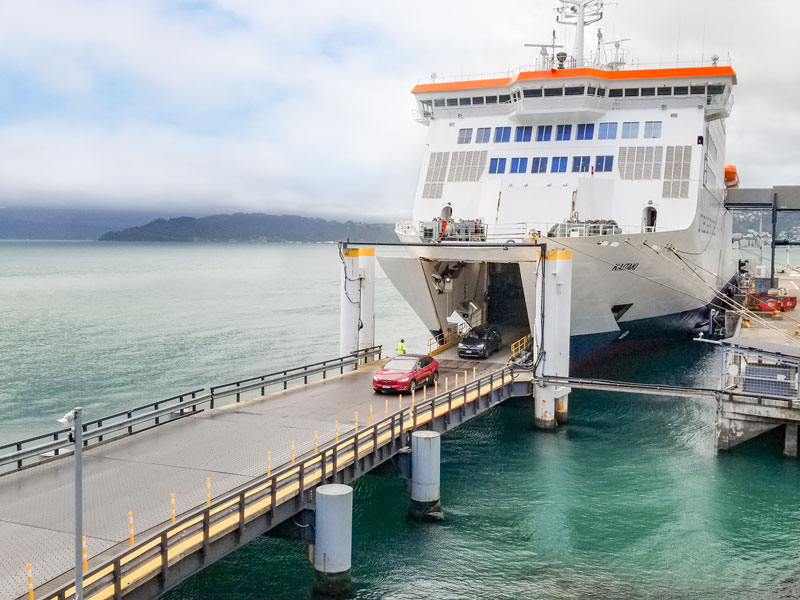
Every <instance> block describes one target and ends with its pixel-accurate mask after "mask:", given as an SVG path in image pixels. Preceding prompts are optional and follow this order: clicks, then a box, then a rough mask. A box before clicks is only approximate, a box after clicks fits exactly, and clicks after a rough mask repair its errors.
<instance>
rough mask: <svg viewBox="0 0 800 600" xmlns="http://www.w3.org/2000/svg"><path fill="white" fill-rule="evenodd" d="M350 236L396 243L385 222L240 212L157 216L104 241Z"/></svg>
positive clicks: (284, 239) (311, 239) (252, 240)
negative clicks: (157, 217) (202, 215)
mask: <svg viewBox="0 0 800 600" xmlns="http://www.w3.org/2000/svg"><path fill="white" fill-rule="evenodd" d="M348 238H350V239H351V240H354V241H356V240H357V241H363V242H394V241H397V237H396V236H395V234H394V226H393V225H390V224H385V223H358V222H355V221H347V222H345V223H340V222H339V221H326V220H325V219H315V218H309V217H298V216H293V215H265V214H262V213H250V214H245V213H236V214H233V215H212V216H210V217H201V218H199V219H196V218H194V217H178V218H175V219H156V220H155V221H151V222H150V223H148V224H147V225H142V226H141V227H130V228H128V229H124V230H122V231H113V232H109V233H106V234H105V235H103V236H101V237H100V241H101V242H250V243H257V242H328V241H341V240H346V239H348Z"/></svg>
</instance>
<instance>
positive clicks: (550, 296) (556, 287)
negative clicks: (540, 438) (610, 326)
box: [533, 250, 572, 429]
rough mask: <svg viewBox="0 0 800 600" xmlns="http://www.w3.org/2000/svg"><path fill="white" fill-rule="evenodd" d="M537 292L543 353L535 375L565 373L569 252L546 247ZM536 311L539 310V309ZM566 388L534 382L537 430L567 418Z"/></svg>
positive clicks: (558, 374) (550, 426)
mask: <svg viewBox="0 0 800 600" xmlns="http://www.w3.org/2000/svg"><path fill="white" fill-rule="evenodd" d="M540 285H541V291H540V293H539V294H538V297H539V302H541V303H543V307H544V312H545V313H546V317H545V318H544V319H543V322H542V323H541V324H540V327H541V338H540V339H541V349H542V351H543V352H544V356H543V358H542V360H541V361H540V363H539V366H538V368H537V371H536V375H537V376H538V377H542V376H550V377H567V376H569V332H570V306H571V301H572V252H571V251H569V250H548V252H547V256H546V258H545V260H544V276H543V278H542V282H541V284H540ZM539 314H542V311H541V310H539ZM569 392H570V388H569V387H565V386H560V385H552V384H541V383H537V384H536V385H535V386H534V392H533V395H534V402H533V422H534V425H535V426H536V427H537V428H539V429H555V428H556V427H557V425H558V424H559V423H567V422H568V421H569Z"/></svg>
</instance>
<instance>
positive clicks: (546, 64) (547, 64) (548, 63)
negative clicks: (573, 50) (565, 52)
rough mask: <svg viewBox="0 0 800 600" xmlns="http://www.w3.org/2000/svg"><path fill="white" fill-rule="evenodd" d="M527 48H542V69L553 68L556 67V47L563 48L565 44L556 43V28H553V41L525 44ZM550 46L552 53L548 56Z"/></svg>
mask: <svg viewBox="0 0 800 600" xmlns="http://www.w3.org/2000/svg"><path fill="white" fill-rule="evenodd" d="M525 47H526V48H541V49H542V50H541V52H540V53H539V54H541V56H542V69H553V68H554V62H553V61H554V60H555V55H556V48H563V47H564V46H562V45H560V44H556V30H555V29H554V30H553V41H552V42H550V43H549V44H525ZM548 48H550V49H551V52H552V54H550V55H549V56H548V53H547V49H548Z"/></svg>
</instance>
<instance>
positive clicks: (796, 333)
mask: <svg viewBox="0 0 800 600" xmlns="http://www.w3.org/2000/svg"><path fill="white" fill-rule="evenodd" d="M794 334H795V335H800V325H798V326H797V331H795V332H794Z"/></svg>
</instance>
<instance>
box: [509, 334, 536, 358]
mask: <svg viewBox="0 0 800 600" xmlns="http://www.w3.org/2000/svg"><path fill="white" fill-rule="evenodd" d="M532 340H533V338H531V334H530V333H529V334H528V335H526V336H525V337H523V338H521V339H519V340H517V341H516V342H514V343H513V344H511V360H513V359H515V358H517V357H518V356H520V355H521V354H522V353H523V352H524V351H525V350H527V349H528V348H530V346H531V342H532Z"/></svg>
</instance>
